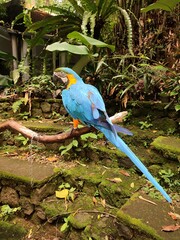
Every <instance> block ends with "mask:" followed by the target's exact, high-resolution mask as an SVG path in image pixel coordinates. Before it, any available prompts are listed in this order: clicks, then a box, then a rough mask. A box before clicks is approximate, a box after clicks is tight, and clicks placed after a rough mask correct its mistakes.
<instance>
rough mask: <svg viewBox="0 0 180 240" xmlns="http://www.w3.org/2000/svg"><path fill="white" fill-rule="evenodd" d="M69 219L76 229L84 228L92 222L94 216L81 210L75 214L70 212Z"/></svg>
mask: <svg viewBox="0 0 180 240" xmlns="http://www.w3.org/2000/svg"><path fill="white" fill-rule="evenodd" d="M68 220H69V222H70V224H71V225H72V226H73V227H74V228H75V229H84V228H85V227H87V226H88V225H90V224H91V222H92V217H91V215H90V214H88V213H81V212H79V213H77V214H75V215H74V214H70V216H69V217H68Z"/></svg>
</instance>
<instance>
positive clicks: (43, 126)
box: [24, 121, 68, 132]
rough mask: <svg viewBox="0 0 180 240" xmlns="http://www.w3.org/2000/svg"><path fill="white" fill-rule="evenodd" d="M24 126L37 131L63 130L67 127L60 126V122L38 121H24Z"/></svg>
mask: <svg viewBox="0 0 180 240" xmlns="http://www.w3.org/2000/svg"><path fill="white" fill-rule="evenodd" d="M24 126H26V127H28V128H30V129H32V130H34V131H39V132H60V131H62V132H63V131H65V130H67V129H68V127H66V126H62V125H60V124H55V123H50V122H44V123H38V122H37V121H36V122H34V121H29V122H27V123H24Z"/></svg>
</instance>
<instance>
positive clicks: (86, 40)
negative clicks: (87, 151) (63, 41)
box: [67, 31, 115, 51]
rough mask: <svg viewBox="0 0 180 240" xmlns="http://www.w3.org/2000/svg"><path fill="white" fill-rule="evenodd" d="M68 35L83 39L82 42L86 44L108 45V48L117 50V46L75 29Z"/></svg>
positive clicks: (79, 39) (72, 37)
mask: <svg viewBox="0 0 180 240" xmlns="http://www.w3.org/2000/svg"><path fill="white" fill-rule="evenodd" d="M67 37H68V38H71V39H76V40H78V41H81V43H83V44H85V45H86V46H96V47H107V48H110V49H111V50H112V51H114V50H115V46H113V45H109V44H107V43H104V42H101V41H99V40H97V39H95V38H91V37H88V36H86V35H84V34H82V33H79V32H77V31H73V32H71V33H69V34H68V35H67Z"/></svg>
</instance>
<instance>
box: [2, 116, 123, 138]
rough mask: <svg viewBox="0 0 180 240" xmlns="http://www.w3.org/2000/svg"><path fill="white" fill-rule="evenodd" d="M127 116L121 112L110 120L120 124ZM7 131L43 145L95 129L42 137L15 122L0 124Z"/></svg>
mask: <svg viewBox="0 0 180 240" xmlns="http://www.w3.org/2000/svg"><path fill="white" fill-rule="evenodd" d="M126 115H127V112H121V113H117V114H115V115H114V116H112V117H111V118H110V119H111V121H112V122H113V123H118V122H122V119H123V118H124V117H125V116H126ZM6 129H9V130H12V131H15V132H18V133H21V134H22V135H23V136H24V137H27V138H29V139H32V140H35V141H38V142H41V143H55V142H63V141H65V140H66V139H69V138H73V137H78V136H80V135H82V134H85V133H88V132H91V131H94V128H93V127H82V128H78V129H73V130H70V131H67V132H63V133H59V134H55V135H41V134H38V133H37V132H34V131H33V130H31V129H29V128H27V127H25V126H23V125H21V124H20V123H18V122H16V121H14V120H7V121H5V122H3V123H1V124H0V132H3V131H5V130H6Z"/></svg>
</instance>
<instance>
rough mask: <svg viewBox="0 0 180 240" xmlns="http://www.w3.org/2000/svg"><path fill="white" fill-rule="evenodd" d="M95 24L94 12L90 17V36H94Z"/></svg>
mask: <svg viewBox="0 0 180 240" xmlns="http://www.w3.org/2000/svg"><path fill="white" fill-rule="evenodd" d="M95 25H96V13H94V14H92V15H91V17H90V28H91V29H90V31H91V37H93V36H94V28H95Z"/></svg>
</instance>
